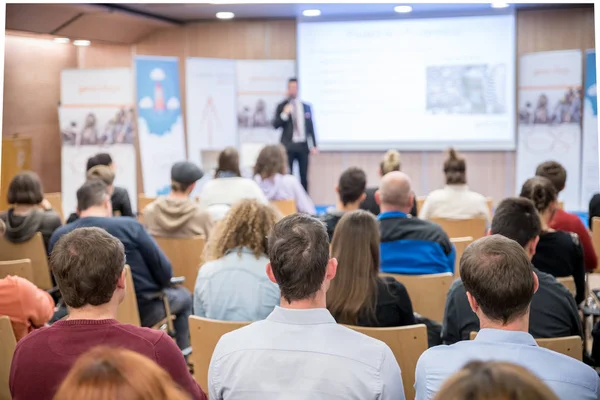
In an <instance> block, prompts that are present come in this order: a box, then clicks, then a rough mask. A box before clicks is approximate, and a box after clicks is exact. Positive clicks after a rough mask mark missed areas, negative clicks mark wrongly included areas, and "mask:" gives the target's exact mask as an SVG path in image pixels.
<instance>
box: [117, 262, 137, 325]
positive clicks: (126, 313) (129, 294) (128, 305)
mask: <svg viewBox="0 0 600 400" xmlns="http://www.w3.org/2000/svg"><path fill="white" fill-rule="evenodd" d="M125 274H126V278H125V279H126V280H125V299H123V302H121V304H119V308H118V309H117V321H119V322H120V323H122V324H131V325H135V326H142V322H141V321H140V311H139V309H138V304H137V298H136V297H135V287H134V286H133V276H132V275H131V268H130V267H129V265H126V266H125Z"/></svg>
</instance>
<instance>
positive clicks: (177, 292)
mask: <svg viewBox="0 0 600 400" xmlns="http://www.w3.org/2000/svg"><path fill="white" fill-rule="evenodd" d="M163 292H164V293H165V294H166V295H167V299H168V301H169V307H170V308H171V314H173V315H175V321H173V327H174V328H175V341H176V342H177V346H179V348H180V349H181V350H183V349H185V348H187V347H190V326H189V323H188V318H189V316H190V315H192V294H191V293H190V291H189V290H187V289H186V288H184V287H181V286H179V287H170V288H165V289H163ZM166 316H167V314H166V311H165V305H164V303H163V301H162V300H156V301H153V302H151V303H148V304H145V305H143V306H141V307H140V318H141V320H142V326H145V327H151V326H153V325H156V324H157V323H158V322H160V321H161V320H162V319H164V318H165V317H166Z"/></svg>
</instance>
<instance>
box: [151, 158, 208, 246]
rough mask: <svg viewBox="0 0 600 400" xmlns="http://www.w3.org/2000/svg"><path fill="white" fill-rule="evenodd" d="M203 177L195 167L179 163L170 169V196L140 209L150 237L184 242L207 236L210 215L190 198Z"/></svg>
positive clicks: (186, 162)
mask: <svg viewBox="0 0 600 400" xmlns="http://www.w3.org/2000/svg"><path fill="white" fill-rule="evenodd" d="M203 175H204V173H203V172H202V170H201V169H200V168H198V166H196V164H194V163H191V162H188V161H181V162H178V163H175V164H173V167H172V168H171V193H169V195H167V196H165V197H159V198H157V199H156V200H155V201H153V202H152V203H150V204H148V205H147V206H146V208H144V213H143V218H144V226H145V227H146V229H148V231H149V232H150V234H151V235H153V236H159V237H171V238H185V237H191V236H197V235H202V236H204V237H206V238H208V236H209V235H210V231H211V230H212V227H213V221H212V219H211V217H210V214H209V213H208V212H206V211H204V210H202V208H201V207H200V205H199V204H198V203H197V202H196V201H195V200H193V199H191V198H190V193H191V192H192V191H193V190H194V187H195V186H196V182H197V181H198V180H200V179H201V178H202V176H203Z"/></svg>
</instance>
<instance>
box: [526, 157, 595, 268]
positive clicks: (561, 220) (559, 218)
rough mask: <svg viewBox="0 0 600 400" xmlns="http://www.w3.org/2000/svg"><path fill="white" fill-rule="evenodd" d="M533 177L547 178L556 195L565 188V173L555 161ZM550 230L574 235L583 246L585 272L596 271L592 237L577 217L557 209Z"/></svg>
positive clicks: (544, 165)
mask: <svg viewBox="0 0 600 400" xmlns="http://www.w3.org/2000/svg"><path fill="white" fill-rule="evenodd" d="M535 175H536V176H543V177H544V178H548V179H549V180H550V181H551V182H552V183H553V184H554V187H555V188H556V192H557V193H560V192H561V191H562V190H563V189H564V188H565V185H566V182H567V171H566V170H565V168H564V167H563V166H562V165H561V164H559V163H558V162H556V161H546V162H544V163H541V164H540V165H538V167H537V169H536V170H535ZM550 228H552V229H556V230H559V231H567V232H573V233H576V234H577V236H579V240H580V241H581V245H582V246H583V256H584V263H585V270H586V271H588V272H591V271H593V270H595V269H596V266H597V265H598V258H597V257H596V251H595V250H594V245H593V243H592V236H591V235H590V232H589V231H588V230H587V228H586V227H585V225H584V224H583V222H581V219H580V218H579V217H578V216H577V215H575V214H569V213H568V212H566V211H565V210H563V209H562V208H560V207H558V208H557V209H556V212H555V214H554V217H552V220H551V221H550ZM590 229H591V226H590Z"/></svg>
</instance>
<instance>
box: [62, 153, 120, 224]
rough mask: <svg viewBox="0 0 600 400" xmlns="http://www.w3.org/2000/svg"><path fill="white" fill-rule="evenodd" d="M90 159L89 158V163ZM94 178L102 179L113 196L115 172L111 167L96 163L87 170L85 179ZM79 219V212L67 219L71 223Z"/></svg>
mask: <svg viewBox="0 0 600 400" xmlns="http://www.w3.org/2000/svg"><path fill="white" fill-rule="evenodd" d="M92 159H93V158H90V160H92ZM90 160H88V165H89V161H90ZM93 179H98V180H101V181H102V182H104V183H105V184H106V190H107V191H108V194H109V195H111V196H112V194H114V190H115V186H114V182H115V172H114V171H113V170H112V169H111V168H110V167H107V166H106V165H96V166H93V167H91V168H89V169H88V170H87V172H86V173H85V180H86V181H90V180H93ZM111 199H112V197H111ZM111 204H112V200H111ZM113 215H114V209H113ZM78 219H79V214H78V213H77V212H74V213H71V215H69V218H68V219H67V224H70V223H71V222H75V221H77V220H78Z"/></svg>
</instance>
